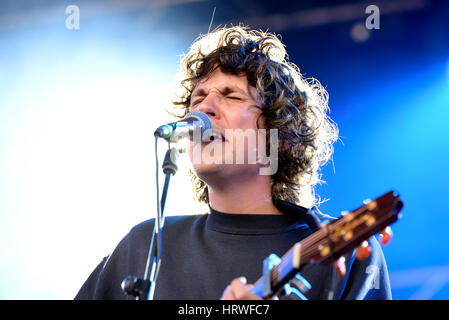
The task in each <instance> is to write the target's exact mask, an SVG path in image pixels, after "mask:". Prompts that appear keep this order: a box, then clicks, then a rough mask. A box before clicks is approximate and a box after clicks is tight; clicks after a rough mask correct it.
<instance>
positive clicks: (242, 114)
mask: <svg viewBox="0 0 449 320" xmlns="http://www.w3.org/2000/svg"><path fill="white" fill-rule="evenodd" d="M257 105H258V102H257V92H256V88H254V87H252V86H249V84H248V80H247V78H246V76H245V75H242V76H237V75H232V74H226V73H223V72H222V71H221V69H216V70H215V71H214V72H212V73H211V74H210V75H209V76H207V77H205V78H203V79H201V80H200V81H199V82H198V84H197V85H196V87H195V89H194V90H193V92H192V96H191V105H190V109H191V110H190V111H194V110H198V111H202V112H204V113H206V114H207V115H208V116H209V117H210V119H211V120H212V124H213V130H214V131H217V132H219V133H220V134H221V136H222V139H220V138H219V139H214V140H213V141H209V139H206V140H208V141H206V142H201V143H200V142H198V141H195V139H194V142H191V143H190V148H189V149H190V150H189V156H190V159H191V161H192V163H193V167H194V170H195V172H196V173H197V175H198V176H199V177H200V178H201V179H202V180H204V181H206V183H207V179H208V176H210V175H219V176H223V177H224V176H226V177H228V178H232V177H235V176H236V175H237V176H242V175H243V176H246V177H247V176H248V174H250V175H252V174H255V173H256V174H258V168H259V167H260V164H257V163H255V161H251V160H255V159H252V158H251V156H249V154H251V152H252V151H253V152H254V154H256V149H257V133H258V131H257V129H258V128H260V129H262V128H264V126H263V117H262V116H260V115H261V112H262V111H261V110H260V109H258V108H257V107H256V106H257ZM251 135H254V137H255V140H254V139H250V138H248V137H249V136H251ZM239 140H240V141H239ZM238 159H243V163H242V161H239V160H238Z"/></svg>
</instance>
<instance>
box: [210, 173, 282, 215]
mask: <svg viewBox="0 0 449 320" xmlns="http://www.w3.org/2000/svg"><path fill="white" fill-rule="evenodd" d="M208 189H209V205H210V206H211V208H213V209H214V210H217V211H220V212H226V213H241V214H282V212H281V211H279V210H278V209H277V208H276V207H275V206H274V204H273V200H272V196H271V177H270V176H267V175H265V176H264V175H260V176H258V178H257V179H248V180H247V181H244V182H242V181H241V180H240V181H238V182H236V183H227V184H226V185H223V184H221V185H220V184H217V185H216V186H213V185H212V186H211V185H208Z"/></svg>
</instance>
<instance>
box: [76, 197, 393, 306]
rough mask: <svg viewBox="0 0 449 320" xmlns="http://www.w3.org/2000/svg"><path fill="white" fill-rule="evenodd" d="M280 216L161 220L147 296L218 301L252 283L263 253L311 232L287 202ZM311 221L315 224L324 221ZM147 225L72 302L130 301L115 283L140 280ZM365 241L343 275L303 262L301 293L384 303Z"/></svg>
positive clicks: (375, 252) (385, 294) (384, 275)
mask: <svg viewBox="0 0 449 320" xmlns="http://www.w3.org/2000/svg"><path fill="white" fill-rule="evenodd" d="M283 211H284V213H285V214H284V215H266V214H229V213H222V212H218V211H215V210H213V209H210V213H208V214H201V215H189V216H170V217H167V218H166V220H165V224H164V229H163V232H162V236H163V237H162V263H161V267H160V271H159V275H158V278H157V285H156V287H155V293H154V299H163V300H172V299H176V300H184V299H190V300H196V299H202V300H207V299H220V297H221V295H222V293H223V291H224V289H225V288H226V286H227V285H228V284H229V283H230V282H231V281H232V280H233V279H234V278H237V277H241V276H245V277H246V278H247V280H248V283H253V282H255V281H256V280H257V279H258V278H260V277H261V275H262V261H263V260H264V259H265V258H266V257H267V256H268V255H269V254H271V253H275V254H277V255H278V256H282V255H283V254H284V253H285V252H286V251H287V250H288V249H290V248H291V247H292V246H293V245H294V244H295V243H296V242H298V241H301V240H302V239H304V238H305V237H307V236H308V235H310V234H311V233H312V229H313V226H312V227H311V226H310V225H311V224H310V221H309V220H308V219H307V218H308V216H309V214H308V213H310V211H307V209H305V208H303V207H300V206H294V205H290V206H289V210H285V208H284V210H283ZM306 212H308V213H307V214H305V213H306ZM314 217H315V218H316V215H315V216H314ZM318 218H319V219H320V222H323V221H324V220H325V218H326V217H325V216H324V215H323V216H319V217H318ZM306 221H307V223H306ZM153 225H154V219H151V220H148V221H145V222H143V223H141V224H139V225H137V226H135V227H134V228H132V229H131V231H130V232H129V233H128V234H127V235H126V236H125V237H124V238H123V239H122V241H121V242H120V243H119V244H118V246H117V247H116V249H115V250H114V252H113V253H112V254H111V255H109V256H107V257H105V258H104V259H103V261H102V262H101V263H100V264H99V265H98V266H97V268H96V269H95V270H94V271H93V272H92V274H91V275H90V276H89V278H88V279H87V281H86V282H85V283H84V285H83V286H82V288H81V289H80V291H79V292H78V294H77V295H76V297H75V299H80V300H81V299H108V300H109V299H135V298H134V297H133V296H127V295H125V294H124V293H123V291H122V289H121V283H122V281H123V280H124V279H125V278H126V277H127V276H129V275H131V276H138V277H141V278H143V276H144V270H145V265H146V260H147V255H148V248H149V246H150V242H151V236H152V233H153ZM315 229H316V227H315ZM369 243H370V245H371V247H372V254H371V256H370V257H369V258H367V259H365V260H361V261H359V260H356V259H355V250H354V251H352V252H350V253H348V254H347V255H345V257H346V268H347V273H346V276H345V277H340V276H339V275H338V274H336V273H335V268H334V267H332V266H325V265H315V264H307V265H305V266H304V267H303V268H302V269H301V275H302V276H303V277H305V278H306V279H307V280H308V281H309V282H310V284H311V285H312V289H311V290H310V291H309V292H307V293H306V294H305V296H306V297H307V298H308V299H329V298H332V299H391V290H390V284H389V279H388V272H387V267H386V263H385V259H384V256H383V253H382V250H381V248H380V245H379V243H378V242H377V240H376V239H375V238H374V237H372V238H370V239H369ZM332 279H333V280H332ZM332 284H333V285H332ZM331 288H333V290H332V289H331ZM330 291H331V292H333V294H331V293H330ZM286 298H297V296H296V295H290V296H288V297H286Z"/></svg>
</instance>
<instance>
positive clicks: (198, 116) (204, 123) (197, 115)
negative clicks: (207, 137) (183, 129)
mask: <svg viewBox="0 0 449 320" xmlns="http://www.w3.org/2000/svg"><path fill="white" fill-rule="evenodd" d="M189 119H195V120H197V121H200V122H201V132H204V131H205V130H210V129H212V120H211V119H210V118H209V116H208V115H207V114H205V113H204V112H201V111H196V110H195V111H191V112H189V113H187V114H186V115H185V117H184V118H183V120H189Z"/></svg>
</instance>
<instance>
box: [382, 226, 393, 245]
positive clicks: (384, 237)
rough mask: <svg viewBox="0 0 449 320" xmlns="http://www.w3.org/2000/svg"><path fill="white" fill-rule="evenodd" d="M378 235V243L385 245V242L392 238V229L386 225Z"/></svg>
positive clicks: (387, 242)
mask: <svg viewBox="0 0 449 320" xmlns="http://www.w3.org/2000/svg"><path fill="white" fill-rule="evenodd" d="M379 236H380V243H381V244H382V245H383V246H386V245H387V244H389V243H390V241H391V238H393V231H392V230H391V228H390V227H389V226H388V227H386V228H385V229H383V230H382V231H381V232H380V233H379Z"/></svg>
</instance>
